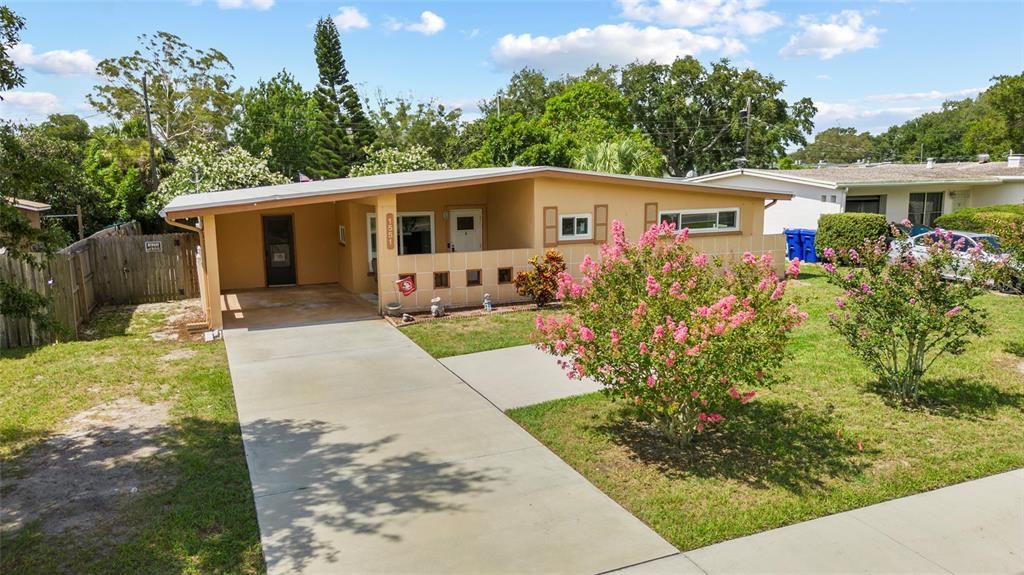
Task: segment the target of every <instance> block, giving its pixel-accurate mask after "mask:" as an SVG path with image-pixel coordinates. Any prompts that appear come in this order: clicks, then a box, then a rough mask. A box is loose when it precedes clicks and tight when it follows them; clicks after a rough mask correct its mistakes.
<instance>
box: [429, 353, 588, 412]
mask: <svg viewBox="0 0 1024 575" xmlns="http://www.w3.org/2000/svg"><path fill="white" fill-rule="evenodd" d="M440 361H441V363H443V364H444V365H445V367H447V368H448V369H450V370H452V371H453V372H454V373H455V374H456V375H458V376H459V377H460V378H462V380H463V381H465V382H466V383H468V384H469V385H470V386H472V387H473V389H475V390H477V391H478V392H480V395H483V396H484V397H486V398H487V399H489V400H490V401H491V402H492V403H494V405H497V406H498V407H499V408H501V409H502V410H506V409H512V408H514V407H522V406H524V405H533V404H535V403H542V402H545V401H551V400H552V399H561V398H563V397H570V396H573V395H582V394H584V393H591V392H594V391H597V390H599V389H601V386H599V385H598V384H597V383H595V382H594V381H592V380H590V379H584V380H583V381H579V380H572V379H569V378H568V377H566V375H565V372H564V371H562V368H560V367H558V359H557V358H556V357H554V356H552V355H549V354H546V353H544V352H542V351H540V350H539V349H537V348H536V347H534V346H532V345H520V346H517V347H507V348H505V349H495V350H492V351H482V352H480V353H470V354H466V355H457V356H454V357H446V358H444V359H442V360H440Z"/></svg>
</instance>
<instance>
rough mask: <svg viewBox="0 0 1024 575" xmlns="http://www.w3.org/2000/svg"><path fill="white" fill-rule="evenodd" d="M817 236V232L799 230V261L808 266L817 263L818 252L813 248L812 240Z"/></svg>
mask: <svg viewBox="0 0 1024 575" xmlns="http://www.w3.org/2000/svg"><path fill="white" fill-rule="evenodd" d="M817 235H818V231H817V230H800V245H801V247H802V248H803V256H802V257H801V258H800V259H801V260H802V261H805V262H807V263H809V264H816V263H818V252H817V250H816V249H815V246H814V238H815V236H817Z"/></svg>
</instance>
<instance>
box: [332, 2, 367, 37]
mask: <svg viewBox="0 0 1024 575" xmlns="http://www.w3.org/2000/svg"><path fill="white" fill-rule="evenodd" d="M334 25H335V26H337V27H338V29H339V30H341V31H342V32H344V31H345V30H359V29H363V28H369V27H370V20H369V18H367V17H366V14H363V13H362V12H360V11H359V8H356V7H355V6H342V7H341V8H338V13H337V14H336V15H335V16H334Z"/></svg>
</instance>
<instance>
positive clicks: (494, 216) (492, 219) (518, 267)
mask: <svg viewBox="0 0 1024 575" xmlns="http://www.w3.org/2000/svg"><path fill="white" fill-rule="evenodd" d="M423 195H424V196H425V197H423V198H419V199H418V202H419V203H416V202H414V201H412V196H409V197H408V198H407V197H405V196H398V205H399V208H400V209H399V211H406V210H407V207H408V206H413V205H416V206H419V207H420V208H430V207H431V206H433V208H432V209H434V210H438V215H437V216H435V226H436V227H437V228H439V229H438V232H439V233H440V234H445V235H440V236H438V238H439V239H438V245H441V243H442V240H441V239H440V238H444V237H447V236H446V234H447V227H446V224H439V222H440V221H441V220H442V218H441V217H440V210H441V209H443V208H441V207H438V206H439V204H438V202H437V201H436V200H435V201H434V202H433V203H431V202H429V201H427V198H428V197H429V196H427V194H423ZM486 200H487V201H486V208H487V210H488V212H487V213H488V214H489V217H488V218H487V219H488V223H489V226H490V227H489V228H487V229H486V230H485V233H486V238H487V240H486V245H485V248H487V249H488V250H489V251H484V252H469V253H443V252H441V253H435V254H426V255H416V256H396V257H395V264H394V265H395V267H394V268H393V270H394V271H393V272H392V271H390V269H391V268H390V266H389V273H388V274H387V275H386V276H382V278H381V291H380V297H381V302H382V303H384V304H386V303H389V302H393V301H401V302H402V305H403V308H404V309H406V310H424V309H427V308H429V306H430V300H431V298H433V297H435V296H439V297H441V300H442V302H443V303H444V304H445V305H447V306H452V307H476V306H479V305H481V301H482V299H483V294H484V293H490V294H491V297H492V300H493V301H494V303H511V302H519V301H523V299H524V298H522V297H521V296H519V295H518V294H516V291H515V286H513V285H512V284H498V275H497V274H498V268H505V267H510V268H512V270H513V275H514V274H516V273H518V272H520V271H523V270H526V269H529V268H530V266H529V264H528V260H529V258H530V257H531V256H533V255H535V254H542V253H543V251H544V249H545V248H544V247H543V245H544V242H543V228H544V225H543V208H544V207H545V206H555V207H557V208H558V211H559V213H562V214H568V213H589V214H593V212H594V206H595V205H601V204H604V205H607V206H608V221H609V228H610V223H611V221H612V220H616V219H617V220H620V221H622V222H623V223H624V224H625V225H626V231H627V235H628V237H629V238H630V239H632V240H636V239H638V238H639V237H640V235H641V234H642V233H643V228H644V205H645V204H647V203H657V204H658V209H659V210H673V209H697V208H738V209H739V210H740V217H739V222H740V231H739V232H736V233H724V234H723V233H715V234H706V235H702V234H700V233H694V234H692V235H691V237H692V238H693V246H694V247H695V248H696V249H698V250H700V251H703V252H706V253H708V254H709V255H714V256H721V257H723V258H724V259H729V258H737V257H739V256H740V255H742V253H743V252H745V251H751V252H754V253H757V254H761V253H765V252H770V253H772V255H773V257H774V258H775V260H776V267H777V269H778V270H779V271H780V272H781V270H782V268H784V266H785V247H786V244H785V239H784V238H783V236H781V235H769V236H765V235H763V233H762V232H763V223H764V200H763V199H760V198H746V197H742V196H725V195H712V194H707V193H703V192H694V191H672V190H650V189H643V188H630V187H629V186H623V185H617V184H605V183H592V182H575V181H572V182H570V181H565V180H554V179H539V180H535V181H529V182H515V185H509V184H497V185H492V186H490V189H489V190H488V193H487V197H486ZM409 211H412V210H409ZM499 214H501V215H500V216H499ZM442 225H443V226H444V227H443V228H442ZM442 230H443V231H442ZM444 241H445V242H446V241H447V240H444ZM502 242H508V243H507V244H505V243H502ZM600 243H601V242H599V241H591V242H572V243H564V242H563V243H561V244H559V245H557V246H555V248H556V249H558V250H559V251H560V252H561V253H562V255H563V257H564V258H565V261H566V264H567V265H568V269H569V271H570V272H572V273H573V274H577V275H578V273H579V264H580V263H581V262H582V261H583V258H584V257H585V256H586V255H588V254H589V255H590V256H591V257H592V258H595V259H597V257H598V249H599V246H600ZM524 245H528V246H532V247H528V248H524V247H523V246H524ZM505 248H509V249H505ZM472 269H481V270H482V285H480V286H467V285H466V270H472ZM435 271H447V272H449V284H450V287H448V288H443V289H437V290H435V289H433V282H434V272H435ZM404 274H410V275H413V276H415V278H416V284H417V292H416V293H415V294H413V295H411V296H400V295H399V294H398V293H397V292H396V291H395V289H394V281H395V280H396V279H398V277H399V275H404Z"/></svg>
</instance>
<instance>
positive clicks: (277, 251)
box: [161, 167, 790, 327]
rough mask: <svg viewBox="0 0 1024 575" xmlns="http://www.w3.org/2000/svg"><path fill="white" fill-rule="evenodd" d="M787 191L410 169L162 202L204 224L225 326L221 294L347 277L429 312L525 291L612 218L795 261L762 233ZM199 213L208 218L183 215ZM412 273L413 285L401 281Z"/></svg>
mask: <svg viewBox="0 0 1024 575" xmlns="http://www.w3.org/2000/svg"><path fill="white" fill-rule="evenodd" d="M789 198H790V194H788V193H777V192H766V191H745V190H735V189H730V188H725V187H718V186H710V185H702V184H693V183H689V182H683V181H679V180H670V179H661V178H643V177H634V176H618V175H608V174H597V173H592V172H582V171H577V170H568V169H562V168H548V167H510V168H480V169H465V170H439V171H420V172H405V173H398V174H385V175H377V176H365V177H357V178H343V179H335V180H322V181H315V182H303V183H294V184H284V185H278V186H265V187H259V188H250V189H242V190H227V191H220V192H208V193H201V194H192V195H185V196H179V197H177V198H174V199H173V200H172V201H171V202H170V203H169V204H168V205H167V206H166V207H165V208H164V209H163V211H162V212H161V215H163V216H164V217H165V219H166V220H167V221H168V222H169V223H172V224H174V225H178V226H180V227H187V228H189V229H194V230H196V231H200V233H201V240H202V246H203V247H202V249H203V257H202V261H203V267H204V269H205V271H204V273H203V274H202V275H203V276H204V277H203V278H202V279H201V281H202V287H203V290H202V291H203V293H204V294H205V295H204V299H205V305H206V307H207V313H208V316H207V317H208V319H209V321H210V324H211V326H212V327H221V325H222V319H221V313H220V311H221V295H222V294H224V293H228V292H232V291H237V290H250V289H254V288H264V287H269V286H279V285H311V284H331V283H337V284H340V286H341V287H343V288H344V289H346V290H348V291H351V292H355V293H363V294H366V293H369V294H374V295H376V296H377V298H378V301H379V305H380V306H381V309H383V306H384V305H386V304H387V303H390V302H395V301H400V302H401V303H402V305H403V307H404V308H405V309H410V310H411V309H426V308H428V307H429V306H430V300H431V298H433V297H435V296H438V297H441V298H442V301H443V302H444V304H445V305H447V306H454V307H462V306H478V305H480V302H481V300H482V299H483V294H484V293H490V294H491V297H492V299H493V301H494V303H502V302H512V301H522V298H521V297H520V296H518V295H517V294H516V290H515V286H514V285H513V283H512V281H513V278H514V277H515V274H516V273H518V272H520V271H523V270H526V269H529V264H528V260H529V258H530V257H531V256H533V255H537V254H542V253H543V252H544V250H545V249H546V248H557V249H558V250H559V251H561V252H562V254H563V255H564V256H565V260H566V263H567V264H568V266H569V271H570V272H573V273H575V274H578V273H579V264H580V262H581V261H582V260H583V258H584V256H585V255H588V254H589V255H591V256H592V257H594V258H595V259H597V258H598V257H599V251H598V246H599V245H600V244H602V243H604V242H605V241H606V240H607V239H608V236H609V233H610V232H609V228H610V227H611V222H612V221H613V220H620V221H622V222H623V223H624V224H625V226H626V230H627V234H628V236H629V237H630V238H632V239H636V238H638V237H639V236H640V234H641V233H642V231H643V230H644V229H645V228H647V227H649V226H650V225H651V224H654V223H656V222H657V221H659V220H667V221H673V222H675V223H677V224H679V225H681V226H686V227H689V228H690V229H691V231H692V235H691V237H692V238H694V240H693V241H694V243H695V245H696V246H697V247H698V248H699V249H702V250H703V251H706V252H708V253H709V254H712V255H721V256H723V257H736V256H739V255H740V254H742V253H743V252H744V251H751V252H754V253H756V254H762V253H766V252H771V253H772V254H773V256H774V257H775V258H776V259H775V261H776V263H777V265H778V266H779V268H780V271H781V267H782V266H784V265H785V241H784V239H783V237H782V236H775V235H772V236H766V235H764V233H763V229H762V222H763V221H764V209H765V204H766V201H767V202H771V203H774V202H777V201H779V200H788V199H789ZM184 218H199V219H200V224H199V227H198V228H194V227H191V226H189V225H187V224H183V223H181V222H178V221H176V220H180V219H184ZM401 276H413V277H414V278H415V280H416V283H417V288H418V289H417V292H416V293H415V294H413V295H411V296H401V295H400V294H399V293H398V291H397V288H396V281H397V280H398V279H399V278H400V277H401Z"/></svg>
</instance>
